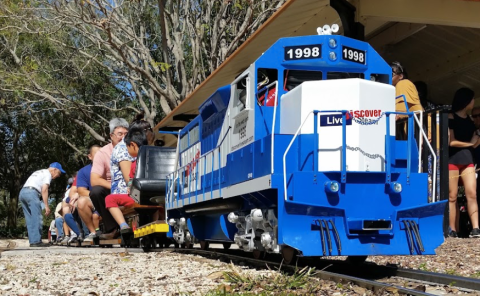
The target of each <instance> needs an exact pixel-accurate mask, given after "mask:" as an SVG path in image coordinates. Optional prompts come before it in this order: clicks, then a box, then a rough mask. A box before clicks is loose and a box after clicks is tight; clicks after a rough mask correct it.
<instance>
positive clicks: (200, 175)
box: [166, 35, 445, 261]
mask: <svg viewBox="0 0 480 296" xmlns="http://www.w3.org/2000/svg"><path fill="white" fill-rule="evenodd" d="M391 73H392V71H391V68H390V67H389V65H388V64H387V63H386V62H385V61H384V60H383V59H382V58H381V57H380V56H379V55H378V54H377V53H376V52H375V50H374V49H373V48H372V47H371V46H370V45H369V44H368V43H365V42H361V41H358V40H354V39H350V38H347V37H344V36H337V35H312V36H302V37H290V38H281V39H279V40H278V41H277V42H276V43H275V44H273V45H272V46H271V47H270V48H269V49H268V50H267V51H265V52H264V53H263V55H262V56H260V57H258V59H257V60H256V61H255V62H254V63H253V64H251V65H250V66H249V67H248V68H247V69H246V70H245V71H244V72H243V73H241V74H240V75H238V77H237V78H236V79H235V80H234V81H233V82H232V83H231V84H230V85H226V86H224V87H221V88H219V89H218V90H217V91H216V92H215V93H214V94H212V95H211V96H210V97H209V98H207V99H206V100H205V102H204V103H203V104H202V105H201V106H200V107H199V115H198V116H197V117H196V118H195V119H194V120H193V121H191V122H190V123H189V124H188V125H187V126H186V127H185V128H183V129H182V130H181V132H180V135H179V141H178V147H177V157H178V164H177V168H176V170H175V172H174V173H172V174H171V175H169V176H168V178H167V179H168V184H167V200H166V209H167V216H168V218H167V219H168V223H169V225H170V226H171V232H170V235H171V237H172V238H173V239H175V241H176V243H178V244H185V245H187V246H188V245H191V244H193V243H194V242H197V241H199V242H201V245H202V246H203V247H206V246H208V243H209V242H220V243H224V246H226V247H227V246H230V244H232V243H235V244H236V245H238V247H239V248H240V249H242V250H244V251H247V252H253V253H254V255H255V256H258V255H259V254H262V252H271V253H281V254H282V255H283V256H284V258H285V259H286V260H287V261H290V260H291V259H292V258H293V257H294V255H295V254H298V255H301V256H339V255H343V256H370V255H420V254H421V255H426V254H435V251H434V250H435V248H437V247H438V246H439V245H440V244H441V243H442V242H443V239H444V238H443V233H442V219H443V212H444V208H445V202H443V201H442V202H432V203H429V202H428V200H427V196H428V194H427V190H428V180H427V178H428V176H427V174H426V173H422V172H421V171H420V165H419V157H418V155H419V147H418V146H417V143H416V141H415V139H414V138H413V136H412V135H413V129H414V125H415V124H416V121H415V118H414V114H412V113H404V114H399V113H396V112H395V89H394V87H393V86H392V85H390V84H391ZM397 116H404V117H406V118H408V120H407V124H406V125H405V129H406V130H407V131H408V138H407V139H404V140H397V139H396V138H395V120H396V117H397Z"/></svg>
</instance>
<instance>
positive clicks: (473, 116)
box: [472, 114, 480, 118]
mask: <svg viewBox="0 0 480 296" xmlns="http://www.w3.org/2000/svg"><path fill="white" fill-rule="evenodd" d="M477 117H480V114H475V115H473V114H472V118H477Z"/></svg>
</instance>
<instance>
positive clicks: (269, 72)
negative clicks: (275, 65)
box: [257, 68, 278, 90]
mask: <svg viewBox="0 0 480 296" xmlns="http://www.w3.org/2000/svg"><path fill="white" fill-rule="evenodd" d="M276 80H278V71H277V69H267V68H260V69H258V71H257V89H258V90H260V89H262V88H263V87H265V86H267V85H269V84H270V83H272V82H274V81H276Z"/></svg>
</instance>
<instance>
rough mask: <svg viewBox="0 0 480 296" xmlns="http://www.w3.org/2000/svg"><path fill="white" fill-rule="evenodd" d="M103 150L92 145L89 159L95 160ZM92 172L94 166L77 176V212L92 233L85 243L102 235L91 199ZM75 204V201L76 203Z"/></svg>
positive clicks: (86, 167) (84, 169) (85, 168)
mask: <svg viewBox="0 0 480 296" xmlns="http://www.w3.org/2000/svg"><path fill="white" fill-rule="evenodd" d="M100 148H102V147H101V146H100V145H96V144H95V145H92V146H90V148H89V151H88V159H90V161H92V160H93V158H94V157H95V154H96V153H97V152H98V151H99V150H100ZM91 171H92V164H91V163H90V164H88V165H86V166H84V167H83V168H81V169H80V171H78V176H77V191H78V201H77V204H76V205H77V210H78V214H79V215H80V218H82V221H83V223H85V226H86V227H87V228H88V230H89V231H90V234H89V235H87V236H86V237H85V239H84V241H85V242H91V241H93V239H94V238H96V237H97V236H98V235H99V234H100V229H99V224H100V215H99V213H98V212H97V211H96V210H95V207H94V206H93V203H92V200H91V199H90V191H91V190H92V185H91V183H90V174H91ZM74 202H75V201H74Z"/></svg>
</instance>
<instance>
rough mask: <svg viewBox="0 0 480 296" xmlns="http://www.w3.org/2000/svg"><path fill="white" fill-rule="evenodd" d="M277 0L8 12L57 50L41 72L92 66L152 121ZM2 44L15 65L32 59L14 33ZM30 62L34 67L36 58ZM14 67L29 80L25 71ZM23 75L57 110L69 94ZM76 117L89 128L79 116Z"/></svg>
mask: <svg viewBox="0 0 480 296" xmlns="http://www.w3.org/2000/svg"><path fill="white" fill-rule="evenodd" d="M284 1H285V0H276V1H270V0H269V1H267V0H257V1H247V0H243V1H240V0H237V1H223V0H222V1H219V0H209V1H197V0H186V1H173V0H172V1H170V0H158V2H157V3H156V5H155V4H154V3H152V2H151V1H147V0H139V1H122V0H95V1H94V0H77V1H67V0H56V1H51V0H43V1H37V3H36V4H35V6H34V7H32V8H33V10H26V11H27V12H26V13H24V12H23V10H21V11H20V13H12V12H10V11H9V12H8V13H9V17H11V18H15V19H16V20H17V21H18V22H20V24H18V25H17V26H16V28H17V29H20V31H21V32H24V33H29V34H33V35H34V36H41V37H42V39H44V42H45V43H46V44H47V45H45V46H48V48H49V50H52V49H53V51H54V52H55V53H56V54H57V55H58V59H57V60H58V61H59V62H60V61H61V62H60V64H58V65H57V67H56V68H52V69H46V70H45V72H46V73H48V74H51V73H52V71H54V70H57V71H58V70H60V69H61V68H63V69H65V67H69V68H72V69H73V70H74V71H73V72H72V74H71V75H72V76H74V75H75V76H76V77H72V78H75V79H77V78H78V76H79V75H81V74H82V73H83V72H85V70H86V68H87V67H89V66H90V65H96V66H99V67H101V68H102V69H103V70H104V71H106V72H107V73H110V74H111V75H112V79H113V80H114V82H113V83H114V85H115V86H117V88H119V89H121V90H122V91H123V95H125V96H126V97H128V96H129V95H131V96H132V97H134V100H135V101H138V106H139V107H140V108H142V109H143V110H144V111H145V114H146V120H148V121H149V122H150V124H151V125H152V126H153V125H154V124H155V122H154V119H155V117H156V115H157V113H158V112H161V113H162V114H163V115H164V114H168V113H169V112H170V111H171V110H172V109H173V108H175V107H176V106H177V105H178V104H179V103H180V102H181V100H183V99H184V98H185V97H186V96H187V94H189V93H190V92H191V91H192V90H193V89H194V88H195V87H196V86H198V85H199V84H200V83H201V82H202V81H203V80H204V79H205V78H206V77H207V76H208V75H209V74H210V73H211V72H213V71H214V70H215V69H216V68H217V67H218V66H219V65H220V64H221V63H222V62H223V61H224V60H225V59H226V57H228V56H229V55H230V54H232V53H233V51H234V50H235V49H236V48H237V47H238V46H239V45H240V44H241V43H242V42H243V41H244V40H246V38H248V36H249V35H250V34H252V33H253V32H254V31H255V30H256V29H257V28H258V27H259V26H260V25H261V24H262V23H263V22H264V21H265V20H266V19H267V18H268V17H269V16H270V15H271V14H272V13H273V12H274V11H275V10H276V9H277V8H278V7H280V6H281V5H282V4H283V3H284ZM31 11H33V14H32V13H31ZM39 24H41V25H39ZM17 34H18V33H17ZM66 37H69V38H66ZM5 44H7V42H5ZM8 44H10V45H11V46H10V49H9V53H10V54H11V55H12V58H13V61H15V62H16V63H17V64H19V63H21V62H22V61H23V62H24V63H27V62H30V61H32V59H29V60H28V61H26V60H25V59H21V58H20V56H19V55H18V54H16V53H15V52H16V51H15V47H14V46H12V45H15V44H16V41H15V40H14V41H13V42H10V43H8ZM69 61H74V63H71V62H70V63H69ZM31 63H32V65H30V68H32V67H33V68H34V70H35V71H38V65H37V62H36V60H33V61H32V62H31ZM42 65H43V64H42ZM69 70H70V69H69ZM21 74H22V76H24V77H25V78H26V79H28V80H30V79H31V77H29V76H28V75H27V74H26V73H25V71H24V72H23V73H21ZM31 81H32V83H31V85H30V87H28V88H25V89H24V91H29V92H30V93H32V94H35V95H37V96H38V97H41V98H43V99H44V100H46V101H49V102H50V103H51V104H52V105H54V106H55V108H57V109H64V108H63V105H62V106H60V104H67V103H68V101H70V102H71V101H72V99H71V97H70V96H71V95H72V94H71V93H68V92H66V91H58V90H57V91H53V90H50V89H49V88H48V87H46V86H45V85H42V84H41V83H38V82H37V81H36V80H35V79H31ZM4 90H7V88H4ZM8 90H10V91H13V88H12V87H10V88H9V89H8ZM117 99H118V97H117ZM71 103H73V102H71ZM132 105H134V104H132ZM157 105H158V106H159V107H160V108H157ZM80 106H81V105H80ZM80 106H77V107H80ZM84 106H85V105H83V106H81V107H84ZM132 108H133V106H132ZM77 123H78V124H79V125H83V126H84V127H85V128H86V129H89V127H88V126H87V125H86V123H85V122H77ZM89 131H90V132H91V133H92V135H94V136H95V137H96V138H97V139H99V140H100V137H99V136H98V135H95V133H94V131H92V130H89Z"/></svg>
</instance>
